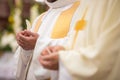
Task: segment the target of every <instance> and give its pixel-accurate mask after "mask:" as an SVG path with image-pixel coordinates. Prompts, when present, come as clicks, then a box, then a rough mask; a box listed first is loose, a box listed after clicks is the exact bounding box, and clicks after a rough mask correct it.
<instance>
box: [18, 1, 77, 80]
mask: <svg viewBox="0 0 120 80" xmlns="http://www.w3.org/2000/svg"><path fill="white" fill-rule="evenodd" d="M76 1H77V0H65V1H64V0H58V1H56V2H55V3H48V2H47V4H48V6H50V9H49V10H48V11H47V12H46V13H45V14H44V15H43V17H42V19H41V25H40V28H39V29H38V34H39V35H40V36H39V38H38V40H37V42H36V46H35V49H34V50H30V51H26V50H23V49H22V48H20V47H19V49H18V50H17V52H16V58H17V59H18V57H19V60H18V67H17V80H25V79H26V80H45V79H47V78H49V77H50V76H51V75H53V76H51V77H52V80H56V79H57V78H58V76H57V74H58V72H57V71H48V70H47V69H44V68H43V67H42V66H41V65H40V64H39V61H38V57H39V55H40V53H41V51H42V50H43V49H44V48H45V47H46V46H48V45H51V46H52V45H62V44H64V42H65V41H66V40H67V37H64V38H60V39H52V38H51V37H50V36H51V32H52V29H53V27H54V25H55V23H56V20H57V18H58V17H59V16H60V15H61V13H62V12H63V11H65V10H67V9H69V8H71V7H72V5H73V4H74V3H75V2H76ZM75 12H76V11H75ZM40 17H41V16H39V17H38V18H37V19H36V20H35V22H34V23H33V25H32V29H31V31H33V30H34V28H35V25H36V22H37V21H38V19H39V18H40ZM73 17H74V16H73ZM63 19H64V17H63ZM72 21H73V20H71V24H70V30H69V32H68V34H67V35H69V34H70V33H71V30H72V27H73V24H72ZM63 25H64V24H63ZM61 26H62V25H61ZM31 58H32V59H31ZM50 73H51V74H50ZM26 76H27V77H26Z"/></svg>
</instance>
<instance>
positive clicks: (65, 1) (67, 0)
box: [45, 0, 79, 9]
mask: <svg viewBox="0 0 120 80" xmlns="http://www.w3.org/2000/svg"><path fill="white" fill-rule="evenodd" d="M76 1H79V0H57V1H55V2H53V3H50V2H48V1H47V0H45V3H46V4H47V5H48V6H49V7H50V8H53V9H56V8H61V7H64V6H67V5H70V4H72V3H74V2H76Z"/></svg>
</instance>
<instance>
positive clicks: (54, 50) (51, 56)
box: [39, 46, 64, 70]
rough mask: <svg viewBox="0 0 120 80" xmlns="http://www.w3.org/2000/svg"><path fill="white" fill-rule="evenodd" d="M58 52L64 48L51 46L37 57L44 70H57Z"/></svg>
mask: <svg viewBox="0 0 120 80" xmlns="http://www.w3.org/2000/svg"><path fill="white" fill-rule="evenodd" d="M59 50H64V48H63V47H61V46H54V47H53V46H52V47H47V48H45V49H44V50H43V51H42V53H41V55H40V57H39V61H40V64H41V65H42V66H43V67H44V68H46V69H50V70H58V64H59V63H58V62H59V61H58V60H59V59H58V57H59V56H58V51H59Z"/></svg>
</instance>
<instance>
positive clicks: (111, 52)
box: [59, 0, 120, 80]
mask: <svg viewBox="0 0 120 80" xmlns="http://www.w3.org/2000/svg"><path fill="white" fill-rule="evenodd" d="M119 3H120V1H119V0H118V3H117V4H116V5H114V8H113V7H112V9H113V13H110V15H109V18H108V20H107V22H106V25H104V26H101V27H102V28H101V29H102V30H101V32H100V34H99V37H98V38H97V39H96V41H95V42H94V44H92V45H88V46H84V47H82V46H80V47H79V48H78V49H77V50H66V51H60V52H59V55H60V61H61V62H60V63H62V64H63V65H62V64H60V65H62V66H61V68H62V67H65V69H66V70H67V71H68V73H70V75H71V77H72V78H73V79H72V80H106V79H105V78H106V77H107V76H108V75H109V74H110V73H111V71H112V70H113V68H114V67H115V65H116V64H117V61H118V59H119V58H120V16H119V13H120V10H119ZM111 20H112V21H111ZM109 24H110V25H109ZM93 32H94V34H96V32H95V31H94V30H93ZM80 39H81V38H80V36H79V39H78V40H80ZM88 40H90V38H89V39H88ZM77 45H80V44H77ZM109 76H111V77H112V76H113V75H109ZM108 80H115V79H108Z"/></svg>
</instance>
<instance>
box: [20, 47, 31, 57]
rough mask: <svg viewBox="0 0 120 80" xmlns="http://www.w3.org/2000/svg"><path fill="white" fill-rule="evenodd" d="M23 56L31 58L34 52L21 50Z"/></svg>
mask: <svg viewBox="0 0 120 80" xmlns="http://www.w3.org/2000/svg"><path fill="white" fill-rule="evenodd" d="M21 52H22V54H24V55H26V56H30V55H32V53H33V50H24V49H23V48H22V49H21Z"/></svg>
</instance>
